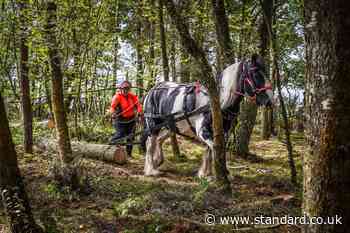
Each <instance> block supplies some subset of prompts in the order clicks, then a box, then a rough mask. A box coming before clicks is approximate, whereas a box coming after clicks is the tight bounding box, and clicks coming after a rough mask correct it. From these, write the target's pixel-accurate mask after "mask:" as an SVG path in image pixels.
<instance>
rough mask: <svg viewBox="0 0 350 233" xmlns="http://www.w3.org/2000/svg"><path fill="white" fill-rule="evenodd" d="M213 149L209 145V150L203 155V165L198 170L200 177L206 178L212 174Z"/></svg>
mask: <svg viewBox="0 0 350 233" xmlns="http://www.w3.org/2000/svg"><path fill="white" fill-rule="evenodd" d="M212 161H213V159H212V151H211V149H210V148H209V147H207V152H206V154H205V155H204V156H203V161H202V165H201V167H200V168H199V171H198V177H200V178H204V177H208V176H211V175H212Z"/></svg>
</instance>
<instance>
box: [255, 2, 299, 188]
mask: <svg viewBox="0 0 350 233" xmlns="http://www.w3.org/2000/svg"><path fill="white" fill-rule="evenodd" d="M260 4H261V5H263V3H262V0H260ZM263 14H264V18H265V22H268V17H267V15H266V12H265V11H263ZM266 26H267V30H268V34H269V37H270V40H271V46H272V59H273V70H274V72H275V73H274V74H273V75H274V77H275V79H276V84H277V92H278V99H279V102H280V106H281V112H282V117H283V123H284V133H285V140H286V146H287V151H288V163H289V167H290V175H291V181H292V183H293V184H296V183H297V171H296V168H295V163H294V158H293V145H292V141H291V139H290V129H289V123H288V115H287V111H286V107H285V104H284V100H283V96H282V88H281V78H280V71H279V65H278V61H279V48H278V45H277V39H276V37H275V33H274V31H273V29H272V27H271V25H269V24H266Z"/></svg>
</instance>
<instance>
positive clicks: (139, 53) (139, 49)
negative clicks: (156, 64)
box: [136, 2, 144, 100]
mask: <svg viewBox="0 0 350 233" xmlns="http://www.w3.org/2000/svg"><path fill="white" fill-rule="evenodd" d="M139 4H141V2H139ZM143 49H144V48H143V35H142V9H141V5H138V6H137V22H136V63H137V67H136V68H137V71H136V72H137V73H136V85H137V87H140V88H138V96H139V99H140V100H142V97H143V77H142V76H143Z"/></svg>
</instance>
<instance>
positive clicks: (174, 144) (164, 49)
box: [158, 0, 180, 158]
mask: <svg viewBox="0 0 350 233" xmlns="http://www.w3.org/2000/svg"><path fill="white" fill-rule="evenodd" d="M158 17H159V34H160V44H161V51H162V64H163V74H164V81H169V62H168V55H167V46H166V37H165V32H164V20H163V0H158ZM170 140H171V147H172V149H173V155H174V157H175V158H179V157H180V149H179V144H178V143H177V138H176V133H175V132H171V136H170Z"/></svg>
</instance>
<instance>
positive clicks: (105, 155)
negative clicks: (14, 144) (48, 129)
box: [36, 139, 126, 164]
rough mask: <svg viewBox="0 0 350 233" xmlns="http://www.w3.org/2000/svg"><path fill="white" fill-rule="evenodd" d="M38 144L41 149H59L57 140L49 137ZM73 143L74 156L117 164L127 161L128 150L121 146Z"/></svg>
mask: <svg viewBox="0 0 350 233" xmlns="http://www.w3.org/2000/svg"><path fill="white" fill-rule="evenodd" d="M36 145H37V146H38V148H39V149H41V150H50V151H57V148H58V145H57V141H56V140H49V139H42V140H40V141H39V142H38V143H36ZM71 145H72V154H73V156H74V157H78V156H82V157H86V158H89V159H96V160H101V161H107V162H114V163H117V164H125V163H126V152H125V150H124V149H123V148H121V147H116V146H110V145H100V144H92V143H83V142H77V141H72V142H71Z"/></svg>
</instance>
